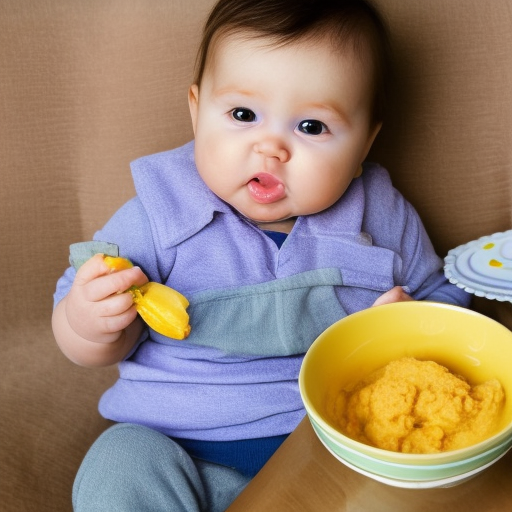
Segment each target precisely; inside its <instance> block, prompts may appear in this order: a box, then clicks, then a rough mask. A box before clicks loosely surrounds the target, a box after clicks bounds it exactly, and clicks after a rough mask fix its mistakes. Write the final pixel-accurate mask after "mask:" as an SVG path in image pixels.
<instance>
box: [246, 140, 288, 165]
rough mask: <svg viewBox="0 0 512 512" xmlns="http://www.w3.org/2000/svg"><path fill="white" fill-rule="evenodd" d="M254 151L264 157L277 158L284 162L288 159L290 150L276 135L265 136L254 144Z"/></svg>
mask: <svg viewBox="0 0 512 512" xmlns="http://www.w3.org/2000/svg"><path fill="white" fill-rule="evenodd" d="M254 151H255V152H256V153H258V154H261V155H263V156H264V157H266V158H277V159H278V160H279V161H280V162H282V163H285V162H288V160H290V151H289V149H288V148H287V146H286V144H285V142H284V141H282V140H281V139H279V138H278V137H267V138H265V139H262V140H260V141H259V142H256V143H255V144H254Z"/></svg>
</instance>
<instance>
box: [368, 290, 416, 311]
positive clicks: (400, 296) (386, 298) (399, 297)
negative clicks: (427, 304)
mask: <svg viewBox="0 0 512 512" xmlns="http://www.w3.org/2000/svg"><path fill="white" fill-rule="evenodd" d="M408 300H414V299H413V298H412V297H411V296H410V295H408V294H407V293H405V292H404V290H403V288H402V287H401V286H395V287H394V288H391V290H388V291H387V292H386V293H383V294H382V295H381V296H380V297H379V298H378V299H377V300H376V301H375V302H374V303H373V306H382V305H383V304H391V303H392V302H405V301H408ZM373 306H372V307H373Z"/></svg>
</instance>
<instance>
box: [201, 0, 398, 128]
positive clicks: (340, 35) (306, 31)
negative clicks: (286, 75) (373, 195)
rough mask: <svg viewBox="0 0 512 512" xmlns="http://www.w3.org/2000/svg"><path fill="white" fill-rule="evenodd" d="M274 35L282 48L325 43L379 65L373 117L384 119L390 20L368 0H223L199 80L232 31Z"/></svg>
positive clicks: (207, 35)
mask: <svg viewBox="0 0 512 512" xmlns="http://www.w3.org/2000/svg"><path fill="white" fill-rule="evenodd" d="M232 34H237V35H239V34H242V35H243V36H245V37H247V38H263V39H268V40H269V42H270V44H271V45H275V46H279V45H286V44H290V43H294V42H297V41H307V40H310V41H312V42H314V41H323V40H325V38H326V37H327V38H328V40H330V42H331V43H332V45H333V48H334V49H335V50H337V51H344V50H345V51H346V50H347V49H351V50H352V51H353V52H354V53H355V55H357V56H358V57H359V58H360V59H361V61H363V62H364V61H365V59H368V58H370V60H371V65H372V67H373V70H374V73H373V92H374V102H373V112H372V116H373V121H375V122H379V121H382V118H383V116H384V110H385V105H386V102H387V96H388V92H389V88H390V84H389V81H390V75H391V57H390V55H391V52H390V45H389V38H388V32H387V27H386V24H385V23H384V21H383V19H382V17H381V15H380V14H379V13H378V11H377V10H376V9H375V7H373V5H372V4H370V3H369V2H368V1H367V0H219V2H218V3H217V4H216V5H215V6H214V7H213V9H212V11H211V12H210V15H209V17H208V19H207V21H206V24H205V26H204V30H203V38H202V41H201V45H200V47H199V52H198V55H197V62H196V73H195V78H194V82H195V83H196V84H198V85H199V86H200V85H201V81H202V79H203V75H204V72H205V69H206V66H207V64H208V58H209V57H210V55H209V53H211V49H212V46H214V45H215V42H216V39H217V38H219V37H222V36H226V35H232Z"/></svg>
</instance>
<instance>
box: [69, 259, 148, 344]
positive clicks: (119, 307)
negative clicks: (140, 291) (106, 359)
mask: <svg viewBox="0 0 512 512" xmlns="http://www.w3.org/2000/svg"><path fill="white" fill-rule="evenodd" d="M147 281H148V278H147V277H146V276H145V275H144V273H143V272H142V270H141V269H140V268H138V267H132V268H129V269H126V270H120V271H117V272H112V269H111V268H110V267H109V266H108V265H107V264H106V263H105V262H104V260H103V255H101V254H96V255H95V256H93V257H92V258H91V259H90V260H88V261H87V262H86V263H84V264H83V265H82V266H81V267H80V269H79V270H78V272H77V274H76V277H75V281H74V283H73V286H72V287H71V290H70V292H69V294H68V297H67V302H66V316H67V320H68V322H69V325H70V327H71V328H72V329H73V330H74V331H75V333H76V334H78V335H79V336H81V337H82V338H85V339H86V340H89V341H93V342H96V343H112V342H115V341H117V340H118V339H119V337H120V335H121V332H122V331H123V330H124V329H125V328H126V327H128V326H129V325H130V324H131V323H132V322H133V321H134V320H135V318H136V317H137V311H136V309H135V307H134V306H133V300H132V295H131V294H130V293H123V292H125V291H126V290H127V289H128V288H130V287H131V286H133V285H137V286H141V285H143V284H144V283H146V282H147Z"/></svg>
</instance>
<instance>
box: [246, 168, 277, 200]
mask: <svg viewBox="0 0 512 512" xmlns="http://www.w3.org/2000/svg"><path fill="white" fill-rule="evenodd" d="M247 187H248V188H249V194H250V195H251V197H252V198H253V199H254V200H255V201H256V202H258V203H274V202H276V201H279V200H280V199H282V198H283V197H284V195H285V190H284V185H283V183H282V182H281V181H280V180H278V179H277V178H276V177H275V176H272V174H267V173H263V174H259V175H258V176H256V177H255V178H254V179H252V180H251V181H250V182H249V183H248V184H247Z"/></svg>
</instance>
